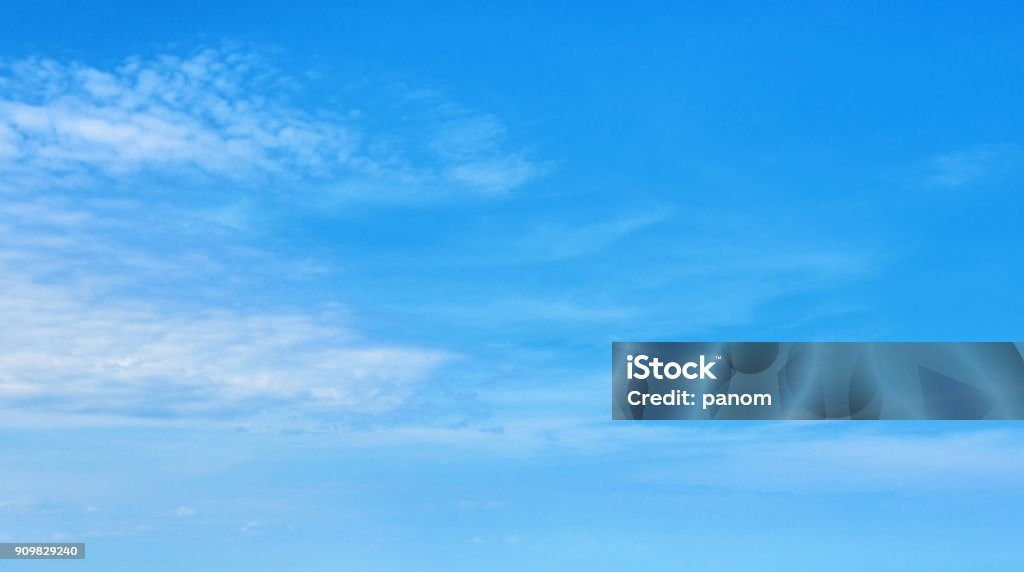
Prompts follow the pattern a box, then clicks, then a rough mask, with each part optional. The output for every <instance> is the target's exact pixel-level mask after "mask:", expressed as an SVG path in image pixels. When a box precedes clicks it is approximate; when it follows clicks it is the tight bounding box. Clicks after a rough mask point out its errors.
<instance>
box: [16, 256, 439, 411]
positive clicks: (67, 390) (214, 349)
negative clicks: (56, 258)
mask: <svg viewBox="0 0 1024 572" xmlns="http://www.w3.org/2000/svg"><path fill="white" fill-rule="evenodd" d="M4 270H7V271H8V272H5V273H4V278H3V279H0V290H2V291H3V292H4V296H3V297H2V298H0V322H2V323H4V325H5V326H4V328H3V329H0V398H3V400H4V401H6V402H23V403H26V404H30V405H31V404H35V405H42V406H44V407H46V408H50V409H57V410H62V411H68V412H79V411H84V412H95V413H104V414H110V413H117V414H128V415H133V414H136V415H143V416H146V415H157V416H169V415H174V416H189V415H196V416H202V415H223V414H228V415H230V414H233V413H234V411H233V410H234V409H235V408H237V407H240V406H244V407H246V408H247V409H249V410H256V411H260V410H261V409H266V408H271V409H272V408H273V407H274V406H275V405H287V406H289V407H298V408H299V410H310V409H321V410H331V409H342V410H349V411H358V412H362V413H370V412H374V411H383V410H387V409H389V408H392V407H394V406H396V405H398V404H400V403H401V402H402V401H403V399H404V398H405V397H406V396H407V393H408V391H407V390H408V386H409V385H410V384H414V383H416V382H418V381H420V380H422V379H423V378H424V377H425V376H426V375H428V374H429V373H430V372H432V371H433V370H434V369H435V368H437V367H438V366H440V365H441V364H443V363H444V362H446V361H448V359H450V356H449V355H448V354H447V353H445V352H441V351H434V350H429V349H423V348H410V347H401V346H389V345H375V344H368V343H365V342H360V341H359V340H358V339H356V338H354V337H353V335H352V334H350V333H348V332H347V331H345V330H343V329H341V328H339V327H337V326H335V325H333V324H330V323H326V322H325V321H324V320H322V319H318V318H317V316H315V315H308V314H281V313H265V314H261V313H257V314H244V313H238V312H231V311H219V310H212V311H201V312H194V313H177V312H174V311H172V310H171V309H163V308H160V307H158V306H155V305H152V304H146V303H143V302H138V301H131V302H119V301H110V300H104V299H103V296H96V297H91V296H90V295H89V291H90V288H89V287H88V286H87V285H81V286H79V287H77V288H74V287H71V288H69V287H66V286H64V285H62V286H53V285H47V284H43V283H40V282H38V281H36V282H28V281H25V280H23V279H18V278H12V275H14V276H16V274H15V273H13V272H10V268H9V267H8V268H4Z"/></svg>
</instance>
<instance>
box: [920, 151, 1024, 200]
mask: <svg viewBox="0 0 1024 572" xmlns="http://www.w3.org/2000/svg"><path fill="white" fill-rule="evenodd" d="M1020 158H1021V150H1020V149H1019V148H1018V147H1016V146H1013V145H983V146H979V147H973V148H970V149H963V150H960V151H956V152H952V153H945V154H942V155H938V156H936V157H933V158H932V159H931V160H930V161H929V162H928V164H927V165H926V167H925V173H924V184H925V186H926V187H930V188H949V189H952V188H961V187H964V186H969V185H973V184H977V183H979V182H983V181H987V180H994V179H999V178H1001V177H1004V176H1006V175H1007V174H1009V173H1010V172H1011V171H1013V170H1014V169H1016V168H1017V165H1019V163H1020Z"/></svg>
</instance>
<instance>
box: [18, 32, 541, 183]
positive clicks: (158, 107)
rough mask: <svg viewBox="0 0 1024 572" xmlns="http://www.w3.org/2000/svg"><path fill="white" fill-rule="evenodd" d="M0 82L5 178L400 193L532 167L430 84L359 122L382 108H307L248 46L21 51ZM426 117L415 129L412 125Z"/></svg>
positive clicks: (487, 123)
mask: <svg viewBox="0 0 1024 572" xmlns="http://www.w3.org/2000/svg"><path fill="white" fill-rule="evenodd" d="M0 85H2V86H3V90H2V95H0V177H2V180H0V183H2V186H6V187H8V188H13V189H24V188H40V187H42V186H53V185H55V184H60V185H64V186H68V185H71V186H81V185H83V184H88V183H89V182H94V179H95V177H97V176H101V177H107V178H111V177H118V178H123V177H125V176H129V175H140V174H160V175H168V174H170V175H174V176H178V177H182V176H185V177H191V178H199V179H204V180H209V179H213V180H223V179H227V180H231V181H240V180H245V181H252V180H266V179H267V178H276V179H281V180H284V181H289V182H291V183H292V185H293V186H294V184H296V183H298V182H302V183H303V184H306V185H309V186H310V188H311V189H313V188H315V189H321V190H322V189H324V188H331V187H332V186H333V187H335V188H338V189H345V188H349V189H352V188H358V189H360V193H359V194H360V196H362V197H364V198H365V197H375V198H378V199H389V197H388V196H386V195H388V194H392V195H395V196H393V197H390V199H391V200H402V199H403V198H404V197H408V196H409V195H417V194H445V193H450V192H452V191H463V192H466V191H476V192H485V193H494V192H501V191H507V190H510V189H512V188H514V187H518V186H520V185H522V184H523V183H525V182H527V181H529V180H530V179H533V178H534V177H536V176H538V175H539V174H540V173H541V171H542V169H540V168H539V167H538V166H537V165H536V164H534V163H533V162H531V161H530V160H529V159H528V158H527V156H526V154H525V153H524V152H523V151H517V150H513V151H509V150H506V149H505V144H504V143H505V141H506V139H507V134H506V130H505V128H504V126H503V125H502V124H501V123H500V122H499V121H498V120H497V119H496V118H495V117H493V116H490V115H487V114H478V113H472V112H470V111H468V110H465V109H464V108H462V107H460V106H457V105H454V104H451V103H446V102H443V101H441V100H439V98H437V97H436V96H434V97H426V98H423V97H420V98H416V99H415V101H417V104H418V105H423V103H424V101H425V102H426V104H427V106H426V108H424V109H419V110H412V113H410V114H409V115H410V116H411V119H407V120H405V121H406V122H407V123H409V124H399V125H395V126H392V128H393V129H397V130H398V131H397V132H388V130H387V129H385V130H384V131H382V132H379V133H378V132H375V133H369V132H368V131H367V130H366V129H365V128H364V124H365V123H367V121H369V120H370V119H376V120H377V121H376V123H387V122H388V120H391V119H392V118H390V117H385V118H369V119H368V118H366V117H364V114H363V113H362V112H360V113H352V112H351V110H347V109H340V110H334V111H328V110H320V111H310V110H307V108H305V107H300V106H298V105H296V104H294V103H292V102H291V101H290V97H292V96H295V95H296V93H295V92H296V87H295V82H294V81H293V80H291V79H290V78H289V77H288V76H285V75H284V74H282V73H280V72H278V71H276V70H275V69H274V68H272V67H271V66H269V65H268V64H267V63H266V62H265V61H264V60H263V59H262V58H261V57H259V56H258V55H256V54H254V53H251V52H240V51H237V50H230V49H220V50H213V49H207V50H203V51H201V52H199V53H196V54H193V55H190V56H186V57H181V56H176V55H164V56H159V57H155V58H149V59H145V58H139V57H134V58H129V59H127V60H125V61H124V62H122V63H121V64H119V65H116V66H113V67H110V68H104V69H100V68H95V67H91V66H88V65H85V64H82V63H77V62H61V61H57V60H52V59H45V58H30V59H26V60H19V61H15V62H12V63H8V64H7V65H5V66H0ZM410 122H411V123H410ZM399 123H401V122H399ZM424 124H425V126H426V135H425V136H423V135H421V134H416V135H415V136H412V135H410V133H411V132H412V131H415V130H416V129H420V128H422V127H423V125H424ZM410 125H411V126H412V127H413V129H409V127H410ZM367 187H370V188H367ZM348 194H349V195H353V196H354V195H355V194H356V193H348ZM380 195H384V196H380Z"/></svg>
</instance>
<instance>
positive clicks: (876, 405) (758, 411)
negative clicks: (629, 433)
mask: <svg viewBox="0 0 1024 572" xmlns="http://www.w3.org/2000/svg"><path fill="white" fill-rule="evenodd" d="M612 418H613V419H623V420H673V419H705V420H710V419H722V420H728V419H779V420H781V419H862V420H884V419H893V420H895V419H907V420H920V419H993V420H999V419H1002V420H1010V419H1017V420H1019V419H1024V344H1022V343H1017V342H615V343H613V344H612Z"/></svg>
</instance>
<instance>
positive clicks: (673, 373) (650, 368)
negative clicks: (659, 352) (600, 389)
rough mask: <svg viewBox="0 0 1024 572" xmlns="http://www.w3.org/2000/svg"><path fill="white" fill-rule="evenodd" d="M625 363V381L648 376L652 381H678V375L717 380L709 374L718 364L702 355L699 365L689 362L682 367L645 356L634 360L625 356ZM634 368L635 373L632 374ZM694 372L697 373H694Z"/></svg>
mask: <svg viewBox="0 0 1024 572" xmlns="http://www.w3.org/2000/svg"><path fill="white" fill-rule="evenodd" d="M626 362H627V364H626V378H627V379H647V378H648V377H649V376H652V377H654V379H679V376H680V375H682V376H683V377H685V378H686V379H718V378H717V377H715V374H714V373H712V372H711V366H713V365H715V364H716V363H718V362H714V361H707V360H706V359H705V357H704V355H703V354H701V356H700V363H697V362H694V361H689V362H686V363H685V364H683V365H679V363H677V362H674V361H670V362H662V361H661V360H660V359H658V358H654V359H651V358H650V357H648V356H647V355H645V354H641V355H638V356H636V357H635V358H634V357H633V356H631V355H629V356H626ZM634 367H636V369H637V373H633V368H634ZM694 370H696V371H697V373H694Z"/></svg>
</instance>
